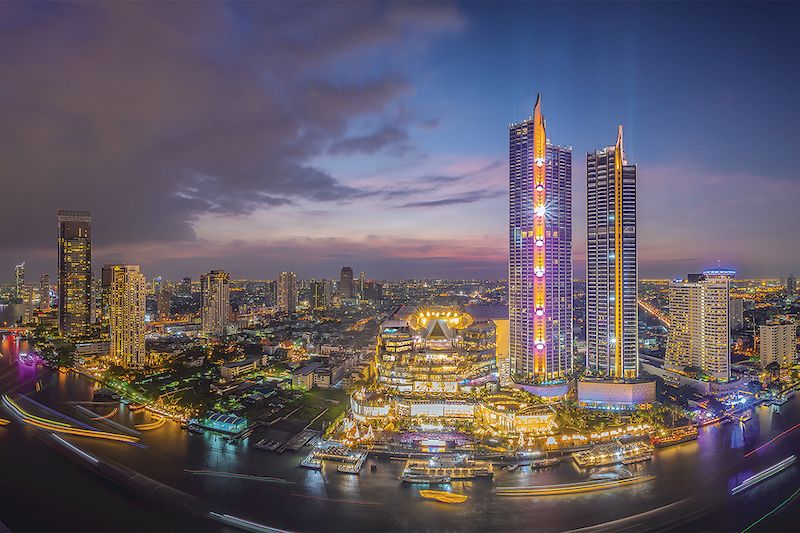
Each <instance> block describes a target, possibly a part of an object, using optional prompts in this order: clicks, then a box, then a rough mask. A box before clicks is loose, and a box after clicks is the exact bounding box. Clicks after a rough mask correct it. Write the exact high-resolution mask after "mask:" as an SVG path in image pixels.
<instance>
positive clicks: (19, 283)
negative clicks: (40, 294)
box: [14, 261, 25, 299]
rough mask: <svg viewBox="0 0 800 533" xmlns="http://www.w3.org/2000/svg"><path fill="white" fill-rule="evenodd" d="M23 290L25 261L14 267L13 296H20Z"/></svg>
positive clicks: (22, 294)
mask: <svg viewBox="0 0 800 533" xmlns="http://www.w3.org/2000/svg"><path fill="white" fill-rule="evenodd" d="M24 292H25V261H23V262H22V263H20V264H18V265H17V266H15V267H14V297H15V298H20V299H22V297H23V296H24Z"/></svg>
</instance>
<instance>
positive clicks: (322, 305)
mask: <svg viewBox="0 0 800 533" xmlns="http://www.w3.org/2000/svg"><path fill="white" fill-rule="evenodd" d="M332 306H333V282H332V281H331V280H328V279H323V280H321V281H320V280H311V308H312V309H318V310H323V309H328V308H330V307H332Z"/></svg>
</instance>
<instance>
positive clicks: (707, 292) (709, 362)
mask: <svg viewBox="0 0 800 533" xmlns="http://www.w3.org/2000/svg"><path fill="white" fill-rule="evenodd" d="M729 284H730V278H728V277H724V276H719V275H717V276H715V275H706V274H690V275H689V276H688V277H687V279H686V280H677V281H673V282H672V283H671V284H670V288H669V314H670V321H671V324H672V326H671V327H670V329H669V340H668V343H667V353H666V356H665V359H664V367H665V368H666V369H667V370H674V371H678V372H684V371H686V370H687V367H691V368H694V369H696V371H700V373H701V374H703V377H705V378H707V379H711V380H715V381H723V382H724V381H728V380H729V379H730V360H731V357H730V327H729V320H728V305H729V299H730V296H729V295H730V288H729Z"/></svg>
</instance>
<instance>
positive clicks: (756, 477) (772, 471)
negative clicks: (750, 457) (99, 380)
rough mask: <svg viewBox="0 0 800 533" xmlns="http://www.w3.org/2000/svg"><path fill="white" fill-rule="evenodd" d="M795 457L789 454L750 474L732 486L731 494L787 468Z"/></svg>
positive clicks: (737, 492)
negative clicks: (778, 461) (777, 461)
mask: <svg viewBox="0 0 800 533" xmlns="http://www.w3.org/2000/svg"><path fill="white" fill-rule="evenodd" d="M796 459H797V458H796V457H795V456H794V455H790V456H789V457H787V458H786V459H784V460H783V461H781V462H780V463H777V464H774V465H772V466H771V467H769V468H767V469H766V470H762V471H761V472H759V473H758V474H755V475H753V476H750V477H749V478H747V479H745V480H744V481H742V482H741V483H740V484H739V485H736V486H735V487H733V488H732V489H731V495H735V494H739V493H740V492H742V491H745V490H747V489H749V488H750V487H753V486H754V485H757V484H759V483H761V482H762V481H764V480H765V479H767V478H770V477H772V476H774V475H775V474H778V473H780V472H782V471H783V470H786V469H787V468H789V467H790V466H792V465H793V464H794V462H795V460H796Z"/></svg>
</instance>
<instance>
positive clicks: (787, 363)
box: [758, 322, 797, 369]
mask: <svg viewBox="0 0 800 533" xmlns="http://www.w3.org/2000/svg"><path fill="white" fill-rule="evenodd" d="M758 344H759V354H760V360H759V363H760V364H761V368H762V369H763V368H766V367H767V365H769V364H770V363H778V364H779V365H780V367H781V368H789V367H791V366H793V365H794V364H795V363H796V362H797V324H795V323H794V322H768V323H766V324H763V325H760V326H758Z"/></svg>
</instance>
